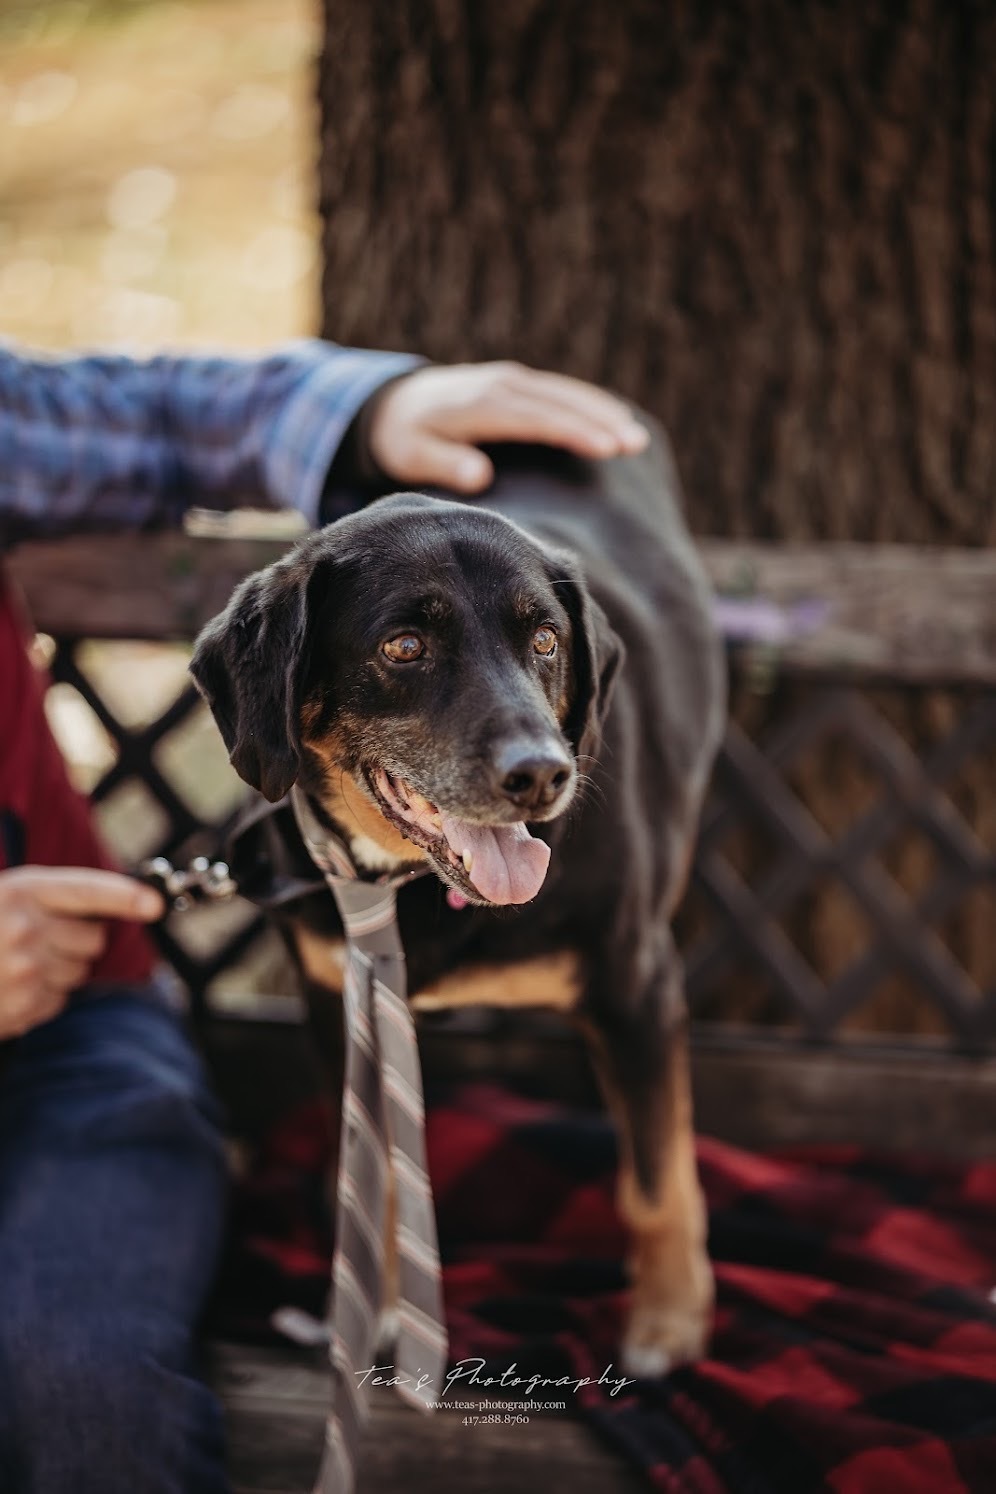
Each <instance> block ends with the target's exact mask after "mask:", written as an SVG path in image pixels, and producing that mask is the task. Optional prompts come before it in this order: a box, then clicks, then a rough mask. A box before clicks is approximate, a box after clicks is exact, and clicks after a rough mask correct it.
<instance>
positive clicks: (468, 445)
mask: <svg viewBox="0 0 996 1494" xmlns="http://www.w3.org/2000/svg"><path fill="white" fill-rule="evenodd" d="M649 440H650V436H649V434H648V432H647V430H646V428H645V427H644V426H642V425H641V424H640V423H639V421H638V420H637V419H636V418H635V416H634V415H633V414H632V413H631V412H630V410H629V409H628V408H627V406H626V405H625V404H623V402H622V400H619V399H616V398H615V396H614V395H611V394H607V393H606V392H605V390H603V389H596V388H595V386H594V385H592V384H586V383H584V382H583V381H582V380H581V379H572V378H568V377H566V376H565V375H563V374H554V373H540V372H538V371H537V370H536V369H533V368H526V367H524V366H523V365H522V364H521V363H505V362H503V363H458V364H453V365H451V366H449V367H445V368H421V369H418V370H417V371H416V372H415V373H412V374H408V375H407V376H406V377H405V378H402V379H399V380H398V381H397V382H396V383H394V384H391V385H389V386H388V388H387V389H386V390H385V391H384V393H383V394H382V395H381V396H380V398H379V399H378V401H377V404H376V406H375V408H374V411H373V414H372V418H371V423H370V430H369V449H370V455H371V457H372V458H373V460H374V461H375V462H376V463H377V466H378V467H379V468H380V469H381V471H382V472H384V473H386V475H387V476H388V477H392V478H395V479H397V480H398V481H399V482H406V483H421V484H426V485H431V486H435V487H443V488H450V489H452V490H453V491H454V492H458V493H478V492H480V491H481V489H482V488H486V487H487V486H488V484H489V483H490V482H491V481H492V479H493V477H494V469H493V467H492V465H491V462H490V461H489V460H488V458H487V457H486V456H485V455H484V452H483V451H478V450H477V446H478V443H480V442H487V441H530V442H532V441H535V442H539V443H540V444H542V445H547V446H562V447H564V448H566V449H567V450H568V451H572V452H574V453H575V454H576V455H577V456H582V457H590V458H599V457H614V456H632V455H634V454H635V453H636V452H639V451H643V450H644V448H645V447H646V445H647V443H648V441H649Z"/></svg>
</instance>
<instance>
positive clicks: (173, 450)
mask: <svg viewBox="0 0 996 1494" xmlns="http://www.w3.org/2000/svg"><path fill="white" fill-rule="evenodd" d="M420 361H421V360H419V359H417V358H414V357H411V356H409V355H407V354H401V353H381V352H369V351H366V350H361V349H351V348H340V347H336V346H335V345H334V344H330V343H325V342H319V341H317V340H305V341H301V342H297V343H291V344H289V345H288V346H286V347H285V348H282V349H280V350H279V351H277V352H275V353H274V354H272V355H270V356H267V357H261V358H247V359H243V360H239V359H233V358H214V357H160V358H153V359H150V360H148V361H147V362H140V361H136V360H133V359H130V358H125V357H117V356H82V357H73V358H59V359H43V358H38V357H29V356H25V355H22V354H20V353H18V352H16V351H14V350H12V349H10V348H8V347H0V545H2V544H3V542H5V541H7V542H10V541H13V540H16V539H21V538H27V537H31V536H35V537H41V536H55V535H58V534H65V533H68V532H70V531H73V530H76V531H78V530H83V529H91V530H94V529H99V530H104V529H120V528H130V529H138V528H143V527H154V526H160V525H175V524H177V523H179V521H180V519H181V517H182V515H183V513H184V511H185V510H186V509H188V508H190V507H193V506H194V505H197V506H200V507H203V508H233V507H236V506H242V505H246V506H249V507H257V508H296V509H298V510H300V512H301V513H303V514H304V516H305V518H306V519H307V520H308V521H309V523H311V524H315V523H316V522H317V521H318V518H319V505H320V502H321V496H322V488H323V485H324V482H325V478H326V475H327V473H328V471H329V467H330V465H331V463H332V460H333V458H334V456H335V454H336V451H337V449H338V447H339V444H340V442H341V441H342V438H343V435H344V434H345V432H346V430H347V428H348V427H349V425H350V423H351V421H352V420H353V418H354V416H355V415H356V414H357V412H358V411H359V409H360V407H361V406H362V405H363V404H364V402H365V401H366V400H367V399H368V398H369V397H370V395H372V394H373V393H374V392H375V391H376V390H377V389H378V388H379V387H380V386H381V385H382V384H384V383H385V382H387V381H388V380H390V379H393V378H396V377H397V376H398V375H399V374H402V373H405V372H407V371H408V370H409V369H412V368H414V367H417V366H418V364H419V363H420Z"/></svg>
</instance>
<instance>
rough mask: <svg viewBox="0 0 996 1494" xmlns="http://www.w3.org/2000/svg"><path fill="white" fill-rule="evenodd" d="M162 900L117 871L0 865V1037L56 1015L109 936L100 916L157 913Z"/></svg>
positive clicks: (143, 917)
mask: <svg viewBox="0 0 996 1494" xmlns="http://www.w3.org/2000/svg"><path fill="white" fill-rule="evenodd" d="M162 912H163V903H162V898H161V897H160V896H159V894H158V892H155V891H153V889H152V888H151V887H146V886H145V885H144V884H143V883H142V882H136V881H133V880H132V878H131V877H125V876H122V875H121V874H120V873H119V872H112V871H95V870H91V869H90V868H89V867H61V866H60V867H52V866H18V867H13V868H12V869H11V870H9V871H0V1040H2V1039H5V1038H13V1037H20V1036H21V1035H22V1034H23V1033H25V1032H28V1031H30V1029H31V1028H32V1027H38V1026H40V1024H41V1023H42V1022H47V1021H49V1020H50V1019H51V1018H52V1017H55V1016H57V1015H58V1013H59V1012H60V1011H61V1010H62V1008H63V1007H64V1006H65V1004H66V998H67V997H68V995H69V993H70V991H73V990H75V988H76V987H77V986H79V985H82V984H83V982H84V981H85V980H86V978H87V975H88V973H89V970H90V967H91V965H92V964H93V962H94V960H96V959H98V958H99V956H100V954H101V952H102V951H103V948H104V944H105V942H106V938H107V935H106V932H105V929H104V925H103V923H102V922H101V921H100V920H102V919H106V918H128V919H137V920H138V921H140V922H142V923H150V922H152V921H153V920H154V919H156V918H159V917H161V915H162Z"/></svg>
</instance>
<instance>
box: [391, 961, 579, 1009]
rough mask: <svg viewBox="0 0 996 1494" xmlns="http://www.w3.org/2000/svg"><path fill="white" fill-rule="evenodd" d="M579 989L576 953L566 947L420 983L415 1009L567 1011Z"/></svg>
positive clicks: (414, 998)
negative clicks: (535, 1008)
mask: <svg viewBox="0 0 996 1494" xmlns="http://www.w3.org/2000/svg"><path fill="white" fill-rule="evenodd" d="M580 992H581V969H580V961H579V960H578V957H577V955H575V954H571V953H568V952H567V951H566V950H564V951H562V952H561V953H559V954H552V955H543V956H542V957H540V958H538V959H535V960H521V961H519V963H518V964H515V965H469V966H467V967H466V968H465V969H462V970H458V971H455V972H454V973H453V974H452V975H444V976H442V977H441V978H440V979H439V980H435V981H433V982H432V984H431V985H428V986H423V987H422V988H421V989H420V990H419V991H418V993H417V994H416V995H415V996H414V997H413V998H412V1006H413V1007H414V1008H415V1010H416V1011H439V1010H441V1009H443V1008H445V1007H452V1006H545V1007H553V1008H554V1009H555V1010H558V1011H571V1010H572V1009H573V1008H574V1007H575V1006H576V1005H577V1000H578V996H579V995H580Z"/></svg>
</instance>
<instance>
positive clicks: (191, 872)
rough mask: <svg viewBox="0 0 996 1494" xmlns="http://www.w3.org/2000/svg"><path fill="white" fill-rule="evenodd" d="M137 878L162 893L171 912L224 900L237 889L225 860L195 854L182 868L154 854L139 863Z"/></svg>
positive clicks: (231, 895)
mask: <svg viewBox="0 0 996 1494" xmlns="http://www.w3.org/2000/svg"><path fill="white" fill-rule="evenodd" d="M138 879H139V881H141V882H147V883H148V884H149V886H150V887H154V888H155V889H156V891H157V892H160V893H162V896H163V897H164V898H165V900H166V905H167V909H168V911H169V912H172V913H185V912H186V911H187V909H188V908H192V907H193V906H194V905H195V904H196V903H220V902H225V901H226V900H227V899H228V898H230V897H234V896H235V895H236V893H237V892H238V890H239V889H238V884H237V883H236V881H235V879H234V877H233V876H232V874H231V872H230V871H229V869H228V863H227V862H225V861H211V860H209V858H208V857H207V856H195V857H194V859H193V861H191V863H190V865H189V866H188V867H187V868H186V869H185V870H184V869H183V868H182V867H176V866H174V865H173V863H172V861H169V860H167V858H166V857H165V856H153V857H152V858H151V860H149V861H143V862H142V864H141V865H140V866H139V868H138Z"/></svg>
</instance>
